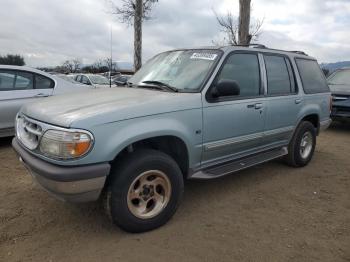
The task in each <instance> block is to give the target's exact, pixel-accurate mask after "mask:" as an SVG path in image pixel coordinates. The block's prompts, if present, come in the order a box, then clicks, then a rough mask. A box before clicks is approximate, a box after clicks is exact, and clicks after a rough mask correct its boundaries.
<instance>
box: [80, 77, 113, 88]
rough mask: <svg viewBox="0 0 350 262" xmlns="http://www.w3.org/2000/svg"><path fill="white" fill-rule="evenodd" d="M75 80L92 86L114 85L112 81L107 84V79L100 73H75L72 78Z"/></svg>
mask: <svg viewBox="0 0 350 262" xmlns="http://www.w3.org/2000/svg"><path fill="white" fill-rule="evenodd" d="M74 80H75V81H77V82H79V83H82V84H84V85H89V86H93V87H95V88H100V87H115V84H114V83H113V82H112V86H110V85H109V79H108V78H107V77H105V76H102V75H96V74H77V75H76V76H75V78H74Z"/></svg>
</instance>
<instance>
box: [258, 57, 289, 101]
mask: <svg viewBox="0 0 350 262" xmlns="http://www.w3.org/2000/svg"><path fill="white" fill-rule="evenodd" d="M264 60H265V66H266V74H267V93H268V94H269V95H286V94H291V93H294V92H295V90H294V89H295V88H294V79H293V75H292V73H291V72H290V67H288V66H287V65H288V63H289V60H286V59H285V58H284V57H283V56H272V55H264ZM291 80H292V81H291ZM291 83H293V85H292V84H291Z"/></svg>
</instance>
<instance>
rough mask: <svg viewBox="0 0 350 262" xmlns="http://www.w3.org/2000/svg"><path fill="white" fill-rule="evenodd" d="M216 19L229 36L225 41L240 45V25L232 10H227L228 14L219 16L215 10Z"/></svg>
mask: <svg viewBox="0 0 350 262" xmlns="http://www.w3.org/2000/svg"><path fill="white" fill-rule="evenodd" d="M214 13H215V16H216V20H217V22H218V23H219V25H220V27H221V31H222V32H224V33H225V34H226V36H227V39H226V38H225V39H224V42H226V43H227V44H230V45H238V41H237V32H238V25H237V21H236V19H235V17H234V16H233V15H232V13H231V12H227V14H226V16H218V15H217V13H216V12H215V11H214Z"/></svg>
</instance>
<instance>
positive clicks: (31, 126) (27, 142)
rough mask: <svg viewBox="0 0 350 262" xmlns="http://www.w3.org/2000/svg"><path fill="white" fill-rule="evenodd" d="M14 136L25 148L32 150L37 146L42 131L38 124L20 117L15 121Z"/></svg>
mask: <svg viewBox="0 0 350 262" xmlns="http://www.w3.org/2000/svg"><path fill="white" fill-rule="evenodd" d="M16 134H17V138H18V139H19V141H20V142H21V143H22V144H23V145H24V146H25V147H27V148H28V149H30V150H34V149H36V148H37V147H38V145H39V141H40V138H41V136H42V134H43V130H42V127H41V125H40V123H39V122H37V121H34V120H31V119H28V118H27V117H25V116H23V115H22V116H18V117H17V119H16Z"/></svg>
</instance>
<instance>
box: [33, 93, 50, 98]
mask: <svg viewBox="0 0 350 262" xmlns="http://www.w3.org/2000/svg"><path fill="white" fill-rule="evenodd" d="M48 96H49V95H46V94H43V93H40V94H37V95H35V97H48Z"/></svg>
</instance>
